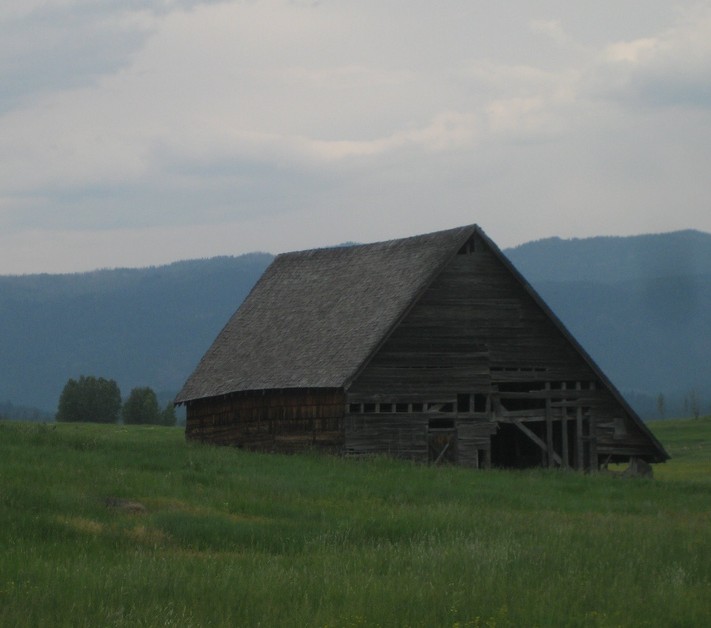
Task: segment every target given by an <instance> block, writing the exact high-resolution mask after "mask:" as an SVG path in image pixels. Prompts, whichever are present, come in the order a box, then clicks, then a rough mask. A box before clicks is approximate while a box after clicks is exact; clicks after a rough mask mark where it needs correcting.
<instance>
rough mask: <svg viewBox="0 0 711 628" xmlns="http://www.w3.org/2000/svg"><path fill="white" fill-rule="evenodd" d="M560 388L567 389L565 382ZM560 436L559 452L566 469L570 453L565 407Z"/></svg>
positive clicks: (568, 464)
mask: <svg viewBox="0 0 711 628" xmlns="http://www.w3.org/2000/svg"><path fill="white" fill-rule="evenodd" d="M561 389H562V390H564V391H565V390H566V389H567V385H566V383H565V382H563V384H562V385H561ZM560 438H561V440H562V443H561V454H562V457H563V468H564V469H567V468H568V467H569V466H570V455H569V452H568V411H567V410H566V409H565V408H564V409H563V417H562V418H561V421H560Z"/></svg>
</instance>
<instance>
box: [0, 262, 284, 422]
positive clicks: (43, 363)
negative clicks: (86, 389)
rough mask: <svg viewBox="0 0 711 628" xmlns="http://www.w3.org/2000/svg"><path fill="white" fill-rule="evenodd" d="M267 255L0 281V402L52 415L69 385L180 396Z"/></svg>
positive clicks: (7, 278)
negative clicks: (84, 380)
mask: <svg viewBox="0 0 711 628" xmlns="http://www.w3.org/2000/svg"><path fill="white" fill-rule="evenodd" d="M271 259H272V256H271V255H268V254H266V253H253V254H249V255H242V256H240V257H216V258H213V259H207V260H195V261H185V262H177V263H175V264H170V265H168V266H159V267H152V268H144V269H137V270H126V269H119V270H100V271H96V272H91V273H81V274H71V275H28V276H12V277H7V276H6V277H0V346H1V347H2V350H1V351H0V353H1V354H2V360H1V361H0V401H5V400H8V401H11V402H13V403H14V404H23V405H26V406H28V405H29V406H36V407H39V408H42V409H44V410H49V411H52V412H53V411H54V410H56V407H57V401H58V399H59V394H60V392H61V391H62V388H63V386H64V384H65V383H66V381H67V379H69V378H70V377H75V378H76V377H78V376H79V375H96V376H103V377H107V378H112V379H115V380H116V381H117V382H118V383H119V386H120V387H121V392H122V393H123V395H124V396H127V395H128V393H129V392H130V389H131V388H132V387H134V386H151V387H152V388H153V389H154V390H156V391H157V392H159V393H162V394H161V395H160V396H161V400H162V401H164V400H165V399H166V398H167V397H169V396H173V395H175V394H176V392H177V391H178V389H179V388H180V386H182V383H183V381H184V380H185V379H186V377H187V376H188V375H189V373H190V372H191V371H192V369H193V368H194V367H195V365H196V364H197V361H198V360H199V359H200V357H201V356H202V354H203V353H204V352H205V350H206V349H207V347H208V346H209V345H210V343H211V342H212V340H213V339H214V337H215V335H216V334H217V333H218V332H219V330H220V329H221V328H222V327H223V326H224V324H225V323H226V322H227V319H228V318H229V317H230V316H231V315H232V313H233V312H234V310H235V309H236V308H237V307H238V306H239V304H240V303H241V302H242V301H243V300H244V298H245V297H246V296H247V293H248V292H249V290H250V289H251V288H252V286H253V285H254V283H255V282H256V281H257V279H258V278H259V276H260V275H261V274H262V272H264V269H265V268H266V267H267V265H268V264H269V263H270V262H271Z"/></svg>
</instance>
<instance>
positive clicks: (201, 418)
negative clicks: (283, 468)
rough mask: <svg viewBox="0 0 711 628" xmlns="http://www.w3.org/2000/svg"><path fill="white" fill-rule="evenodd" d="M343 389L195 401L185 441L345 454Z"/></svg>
mask: <svg viewBox="0 0 711 628" xmlns="http://www.w3.org/2000/svg"><path fill="white" fill-rule="evenodd" d="M344 403H345V397H344V395H343V392H342V391H340V390H332V389H324V390H318V389H317V390H310V389H309V390H285V391H279V390H277V391H256V392H253V393H241V394H235V395H229V396H224V397H217V398H208V399H203V400H196V401H191V402H189V403H188V404H187V422H186V428H185V435H186V438H188V439H190V440H199V441H203V442H209V443H215V444H226V445H236V446H238V447H244V448H247V449H253V450H259V451H273V452H284V453H291V452H296V451H303V450H305V449H308V448H310V447H318V448H320V449H324V450H327V451H332V452H334V453H336V452H338V453H340V452H341V451H342V450H343V442H344V430H343V416H344Z"/></svg>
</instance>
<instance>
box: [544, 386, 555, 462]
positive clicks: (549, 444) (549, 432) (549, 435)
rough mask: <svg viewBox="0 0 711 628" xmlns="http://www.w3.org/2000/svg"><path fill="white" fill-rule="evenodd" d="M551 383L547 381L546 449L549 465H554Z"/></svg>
mask: <svg viewBox="0 0 711 628" xmlns="http://www.w3.org/2000/svg"><path fill="white" fill-rule="evenodd" d="M550 391H551V383H550V382H546V449H547V450H548V452H547V454H548V467H549V468H550V467H552V466H553V417H552V416H551V397H550Z"/></svg>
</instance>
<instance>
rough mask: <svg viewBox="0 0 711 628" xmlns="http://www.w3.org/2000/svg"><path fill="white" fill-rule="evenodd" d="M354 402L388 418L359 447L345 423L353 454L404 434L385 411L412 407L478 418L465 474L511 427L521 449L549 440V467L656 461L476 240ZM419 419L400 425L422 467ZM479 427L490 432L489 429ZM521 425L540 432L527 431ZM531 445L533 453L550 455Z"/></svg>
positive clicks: (374, 364)
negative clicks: (500, 426)
mask: <svg viewBox="0 0 711 628" xmlns="http://www.w3.org/2000/svg"><path fill="white" fill-rule="evenodd" d="M467 399H468V402H467V401H466V400H467ZM347 403H348V410H349V412H352V411H356V412H366V413H367V411H368V410H372V409H373V408H380V406H379V405H377V404H384V405H385V412H384V413H382V412H381V416H380V419H379V420H380V422H379V423H378V422H377V421H376V416H375V415H373V416H372V417H370V418H369V419H368V420H367V421H366V423H367V424H368V428H367V429H366V430H365V431H364V432H363V434H361V435H359V436H358V438H357V439H356V438H354V437H352V436H351V433H350V427H349V426H350V425H351V423H350V422H347V424H346V445H347V448H348V446H349V443H350V444H351V445H352V448H354V449H358V448H361V449H363V450H366V449H368V448H372V447H376V445H374V444H373V443H381V442H382V441H384V440H387V435H388V434H391V433H394V432H393V430H398V429H401V428H399V427H396V423H393V422H391V420H390V419H386V418H384V416H382V415H384V414H387V413H388V412H389V404H394V407H396V406H397V405H400V407H402V408H404V407H408V405H409V407H410V409H411V410H412V404H415V409H416V410H420V411H425V412H426V411H427V408H432V407H436V406H435V404H437V403H439V404H444V405H442V406H440V407H446V408H447V409H448V410H449V411H451V412H454V413H457V414H458V416H461V417H466V416H470V417H471V418H473V419H476V421H474V422H472V423H471V424H472V425H478V428H477V429H478V430H479V432H478V434H480V436H477V438H476V439H475V440H476V443H474V442H473V440H472V438H471V437H469V436H465V434H468V433H469V432H467V430H468V429H469V430H471V429H472V428H466V427H465V428H464V430H461V429H458V430H457V441H458V458H459V459H461V462H460V464H470V466H477V465H473V464H472V462H471V461H472V460H474V459H475V458H481V455H482V450H483V449H484V448H485V447H486V442H487V437H486V435H485V431H486V429H489V430H490V431H491V432H492V433H493V432H494V431H495V430H496V426H495V425H494V427H491V425H492V423H494V422H500V423H508V424H510V425H512V426H513V429H515V430H517V433H518V434H519V436H517V437H516V439H515V440H514V439H512V440H511V442H516V443H518V442H519V439H520V438H523V439H524V441H525V440H526V439H528V440H529V441H531V437H530V436H528V434H529V433H530V432H531V431H533V432H534V433H537V431H538V432H541V431H542V436H543V437H542V438H540V439H539V440H541V441H542V442H543V443H544V447H545V448H546V449H548V450H550V452H548V451H543V455H539V456H538V461H539V463H541V464H548V465H550V466H556V465H562V466H570V467H575V466H577V467H578V468H583V467H584V468H596V467H597V464H596V463H597V461H599V462H600V463H604V462H605V461H606V460H608V459H609V460H610V461H616V460H620V461H621V460H626V459H628V458H629V457H630V456H640V457H646V458H648V459H649V460H651V459H652V458H653V457H654V456H655V455H656V450H655V448H654V446H653V445H652V444H651V443H650V442H649V439H648V438H647V437H646V435H644V434H643V433H642V432H641V430H640V429H639V428H638V427H637V426H636V424H635V423H634V421H633V420H632V419H631V418H630V417H629V416H627V414H626V411H625V410H624V409H623V408H622V407H621V405H620V404H619V403H618V402H617V401H616V400H615V398H614V396H613V395H612V393H611V392H610V391H609V390H607V389H606V388H605V386H603V385H602V384H601V382H600V381H599V380H598V378H597V376H596V374H595V373H594V372H593V370H592V369H591V368H590V366H589V365H588V364H587V362H586V361H585V360H584V359H583V358H582V357H581V356H580V354H579V353H578V351H577V349H576V348H575V347H574V346H573V345H572V344H571V343H570V342H569V340H568V339H567V338H566V337H565V336H564V335H563V334H562V333H561V331H560V330H559V328H558V327H557V326H556V325H555V324H554V323H553V321H551V319H550V318H549V316H548V315H547V313H546V312H544V311H543V310H542V309H541V308H540V307H539V305H538V304H537V303H536V301H535V300H534V299H533V297H531V295H530V294H528V293H527V292H526V290H525V289H524V288H523V287H522V285H521V284H520V283H519V282H518V280H517V279H516V278H515V277H514V276H513V275H512V274H511V272H510V271H509V269H508V268H506V267H505V266H504V264H503V263H502V262H501V261H500V260H499V259H498V258H497V256H496V255H495V254H494V253H493V252H492V251H491V249H490V248H489V247H488V246H487V245H485V244H484V243H483V242H482V241H481V240H479V239H478V238H476V237H475V238H474V239H473V241H472V244H471V245H470V246H467V247H465V249H464V250H463V252H462V254H460V255H457V256H455V258H454V259H453V260H452V262H451V263H450V264H449V265H448V267H447V268H446V269H445V270H444V271H443V272H442V273H441V275H440V276H439V277H438V278H437V279H436V280H435V282H434V283H433V284H432V285H431V286H430V287H429V288H428V289H427V291H426V292H425V294H424V295H423V296H422V298H421V299H420V300H419V301H418V303H417V304H416V305H415V307H414V308H413V309H412V310H411V311H410V312H409V314H408V315H407V316H406V317H405V319H404V320H403V321H402V322H401V324H400V325H399V326H398V328H397V329H396V330H395V331H394V332H393V333H392V335H391V336H390V338H389V339H388V340H387V341H386V342H385V343H384V344H383V346H382V347H381V348H380V350H379V351H378V353H377V354H376V355H375V356H374V358H373V359H372V360H371V362H370V363H369V364H368V365H367V366H366V368H365V369H364V370H363V371H362V372H361V373H360V374H359V376H358V377H357V379H356V380H355V381H354V382H353V383H352V385H351V386H350V387H349V389H348V395H347ZM416 414H417V413H416V412H414V413H412V415H411V416H410V417H409V419H408V418H400V419H398V423H397V425H399V424H400V423H405V422H407V421H408V420H409V421H410V422H411V424H412V426H413V427H412V428H411V429H412V430H419V431H418V433H417V435H413V436H412V439H413V440H412V442H413V443H418V445H417V447H414V445H413V449H412V452H411V454H412V456H413V457H418V456H419V457H422V456H423V454H422V447H423V446H422V441H423V440H426V439H427V422H426V421H425V420H424V419H423V418H419V417H417V416H416ZM482 419H486V420H488V421H489V427H488V428H485V427H484V426H483V424H482V423H481V420H482ZM460 420H463V419H460ZM349 421H350V416H349ZM477 421H478V422H477ZM517 421H518V422H524V423H525V422H536V421H539V422H542V423H540V424H536V425H535V429H533V430H530V429H529V430H528V431H526V429H525V424H524V427H523V428H521V427H519V426H518V425H517V423H516V422H517ZM399 433H400V432H398V434H399ZM368 439H370V440H371V441H372V442H371V444H368V442H366V441H367V440H368ZM507 442H508V441H507ZM531 442H533V443H534V448H536V450H537V451H539V450H541V449H542V446H541V445H540V443H539V444H536V443H535V440H533V441H531ZM529 444H530V443H529ZM383 447H384V445H383V444H378V445H377V448H379V449H380V450H382V448H383ZM415 450H416V451H417V452H419V453H417V455H415ZM583 450H584V451H583ZM474 452H476V454H475V453H474ZM539 454H540V451H539ZM466 461H469V462H468V463H467V462H466ZM591 461H592V462H591ZM496 462H497V461H496V460H494V463H496Z"/></svg>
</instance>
